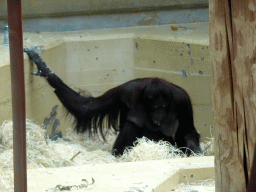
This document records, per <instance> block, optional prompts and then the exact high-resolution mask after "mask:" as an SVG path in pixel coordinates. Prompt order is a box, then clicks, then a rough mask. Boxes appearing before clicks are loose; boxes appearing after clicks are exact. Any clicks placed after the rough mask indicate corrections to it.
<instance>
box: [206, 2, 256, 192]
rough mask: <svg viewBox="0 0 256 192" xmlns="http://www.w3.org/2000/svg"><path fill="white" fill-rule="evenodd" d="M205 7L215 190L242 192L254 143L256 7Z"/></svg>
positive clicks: (234, 4)
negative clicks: (208, 24)
mask: <svg viewBox="0 0 256 192" xmlns="http://www.w3.org/2000/svg"><path fill="white" fill-rule="evenodd" d="M209 6H210V23H211V24H210V46H211V62H212V93H213V94H212V99H213V116H214V129H215V144H216V145H215V146H216V147H215V167H216V168H215V169H216V170H215V175H216V191H245V189H246V185H247V183H248V179H249V176H250V169H251V166H252V160H253V154H254V145H255V139H256V138H255V136H256V129H255V127H256V126H255V125H256V122H255V117H256V86H255V85H256V46H255V45H256V36H255V24H256V22H255V18H256V17H255V14H256V6H255V2H254V1H253V0H247V1H240V0H211V1H210V4H209Z"/></svg>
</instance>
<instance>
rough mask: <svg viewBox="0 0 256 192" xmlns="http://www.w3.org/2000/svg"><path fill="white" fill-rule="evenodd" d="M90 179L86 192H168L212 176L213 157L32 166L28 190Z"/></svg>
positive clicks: (36, 191) (33, 191)
mask: <svg viewBox="0 0 256 192" xmlns="http://www.w3.org/2000/svg"><path fill="white" fill-rule="evenodd" d="M91 178H93V179H94V180H95V183H94V184H92V185H90V186H89V188H90V190H89V191H90V192H125V191H145V192H151V191H154V192H170V191H172V190H173V189H175V188H176V187H177V186H178V185H179V184H180V183H187V182H194V181H197V180H205V179H212V178H214V157H213V156H210V157H191V158H182V159H172V160H157V161H145V162H135V163H134V162H129V163H110V164H97V165H84V166H79V167H65V168H46V169H32V170H28V191H29V192H42V191H47V190H48V191H51V190H53V188H55V187H56V186H57V185H62V186H73V185H80V184H82V183H83V181H82V179H87V180H88V182H91ZM72 191H73V189H72ZM74 191H80V190H77V189H74Z"/></svg>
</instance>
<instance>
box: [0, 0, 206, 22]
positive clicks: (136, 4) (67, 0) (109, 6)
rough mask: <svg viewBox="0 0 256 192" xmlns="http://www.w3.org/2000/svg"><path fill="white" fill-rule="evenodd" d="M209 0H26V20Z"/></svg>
mask: <svg viewBox="0 0 256 192" xmlns="http://www.w3.org/2000/svg"><path fill="white" fill-rule="evenodd" d="M207 5H208V0H158V1H157V3H156V1H155V0H147V1H144V0H44V1H42V0H25V1H22V9H23V16H24V18H33V17H53V16H70V15H84V14H90V15H91V14H103V13H117V12H127V11H145V10H155V9H159V8H163V7H164V9H168V8H173V7H175V8H191V7H206V6H207ZM6 18H7V1H6V0H0V20H1V19H6Z"/></svg>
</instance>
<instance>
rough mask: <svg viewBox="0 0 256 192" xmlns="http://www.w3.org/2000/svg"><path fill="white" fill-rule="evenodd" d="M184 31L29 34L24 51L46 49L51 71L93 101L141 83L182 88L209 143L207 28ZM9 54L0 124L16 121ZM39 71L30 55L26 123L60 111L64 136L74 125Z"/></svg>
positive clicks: (1, 70)
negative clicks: (160, 82) (128, 84)
mask: <svg viewBox="0 0 256 192" xmlns="http://www.w3.org/2000/svg"><path fill="white" fill-rule="evenodd" d="M184 26H186V27H187V28H189V29H190V30H185V28H181V29H178V30H177V31H172V30H171V28H170V26H169V25H167V26H161V27H160V26H155V27H134V28H123V29H118V30H117V29H104V30H91V31H90V32H88V31H86V32H82V31H81V32H69V33H40V34H37V33H25V34H24V45H25V46H27V47H32V46H35V45H36V46H38V45H40V46H41V45H42V46H44V49H45V51H44V52H43V53H40V54H41V56H42V58H43V59H44V60H45V62H46V63H47V64H48V65H49V66H50V67H51V69H52V70H53V71H54V72H55V73H56V74H57V75H58V76H59V77H60V78H61V79H63V81H64V82H65V83H67V84H68V85H69V86H71V87H72V88H74V89H75V90H78V91H79V89H85V90H88V91H90V92H91V94H92V95H93V96H99V95H101V94H102V93H104V92H105V91H107V90H108V89H110V88H112V87H114V86H117V85H119V84H121V83H124V82H126V81H128V80H130V79H133V78H138V77H161V78H164V79H166V80H168V81H170V82H173V83H175V84H177V85H179V86H181V87H183V88H184V89H185V90H187V92H188V93H189V95H190V97H191V99H192V103H193V109H194V119H195V126H196V128H197V130H198V131H199V132H200V133H201V135H202V139H203V140H204V138H205V137H210V136H211V130H210V126H211V125H212V111H211V91H210V87H211V86H210V71H211V69H210V62H209V50H208V44H209V42H208V28H207V27H208V25H207V24H184V25H183V27H184ZM192 29H194V30H195V31H193V30H192ZM179 30H180V31H179ZM204 30H205V32H203V31H204ZM188 34H189V35H188ZM178 35H179V38H178V39H179V41H177V36H178ZM1 40H3V36H1V34H0V41H1ZM8 51H9V50H8V47H6V46H4V45H0V57H1V60H0V75H1V78H0V87H1V92H0V124H2V122H3V121H4V120H9V119H11V118H12V115H11V111H12V110H11V89H10V88H11V79H10V66H9V60H8ZM35 70H36V67H35V65H31V64H30V63H29V61H28V58H27V56H26V55H25V79H26V107H27V118H29V119H32V120H34V121H35V122H37V123H38V124H42V123H43V121H44V119H45V118H49V117H50V113H51V110H52V108H53V107H54V106H55V105H59V107H58V109H57V116H56V119H58V120H60V123H61V124H60V126H59V127H58V130H62V131H63V132H65V129H66V128H67V127H70V126H72V121H70V118H66V112H65V110H64V108H63V107H62V104H61V103H60V102H59V101H58V99H57V97H56V96H55V94H54V92H53V90H52V88H51V87H50V86H49V85H48V84H47V82H46V81H45V80H44V79H43V78H40V77H37V76H32V75H31V74H30V73H31V71H35ZM51 126H52V125H51ZM51 126H48V128H49V129H48V132H49V134H51Z"/></svg>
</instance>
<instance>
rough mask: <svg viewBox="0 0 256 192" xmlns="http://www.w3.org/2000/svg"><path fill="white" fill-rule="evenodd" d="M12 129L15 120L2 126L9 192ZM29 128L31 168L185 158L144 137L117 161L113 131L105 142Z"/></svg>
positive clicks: (2, 177)
mask: <svg viewBox="0 0 256 192" xmlns="http://www.w3.org/2000/svg"><path fill="white" fill-rule="evenodd" d="M12 126H13V124H12V121H5V122H4V123H3V124H2V126H1V127H0V162H1V164H0V189H3V191H8V192H9V191H12V190H13V175H8V174H3V172H4V170H10V169H13V149H12V148H13V140H12V137H13V134H12ZM26 129H27V131H26V137H27V168H28V169H33V168H42V167H45V168H49V167H52V168H57V167H67V166H77V165H84V164H100V163H113V162H116V163H118V162H136V161H147V160H161V159H171V158H181V157H185V156H184V154H182V153H181V152H180V151H179V150H178V149H177V148H175V147H173V146H172V145H170V144H169V143H168V142H165V141H159V142H153V141H151V140H148V139H147V138H141V139H138V140H137V142H136V143H135V144H136V146H135V147H132V148H130V149H127V150H126V152H125V153H124V154H123V156H121V157H119V158H116V157H114V156H113V155H112V154H111V151H112V146H113V143H114V141H115V139H116V134H114V133H111V132H109V133H108V135H107V137H106V139H107V142H106V143H105V142H103V141H102V139H100V138H99V137H94V138H93V139H89V138H88V135H86V134H81V135H77V134H76V133H74V132H73V130H72V129H71V128H70V130H68V131H67V136H66V137H65V138H64V139H58V140H57V141H52V140H50V139H48V138H47V137H45V136H46V133H45V130H44V129H43V128H42V127H40V126H38V125H37V124H35V123H33V122H32V121H30V120H27V121H26ZM209 145H211V144H209V143H208V144H206V145H205V147H206V148H207V146H209ZM208 148H209V147H208ZM211 149H212V148H211ZM208 150H209V149H208Z"/></svg>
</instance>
